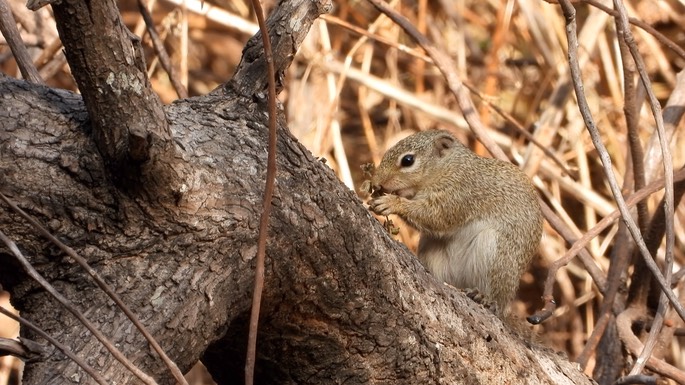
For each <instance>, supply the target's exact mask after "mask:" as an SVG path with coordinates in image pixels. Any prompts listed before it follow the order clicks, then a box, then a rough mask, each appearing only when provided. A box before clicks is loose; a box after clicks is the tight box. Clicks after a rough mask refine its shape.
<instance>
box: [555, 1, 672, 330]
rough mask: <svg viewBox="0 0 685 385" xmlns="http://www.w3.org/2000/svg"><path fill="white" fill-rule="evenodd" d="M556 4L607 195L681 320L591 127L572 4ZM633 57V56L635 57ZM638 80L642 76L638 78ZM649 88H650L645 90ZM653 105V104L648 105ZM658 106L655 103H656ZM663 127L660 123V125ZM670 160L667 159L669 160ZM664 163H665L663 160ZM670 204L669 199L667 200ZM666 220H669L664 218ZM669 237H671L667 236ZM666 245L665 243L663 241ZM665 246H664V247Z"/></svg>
mask: <svg viewBox="0 0 685 385" xmlns="http://www.w3.org/2000/svg"><path fill="white" fill-rule="evenodd" d="M559 5H561V9H562V11H563V13H564V17H565V18H566V36H567V39H568V47H569V48H568V56H569V65H570V68H571V78H572V80H573V88H574V90H575V92H576V98H577V100H578V108H579V110H580V113H581V115H582V116H583V120H584V122H585V126H586V128H587V130H588V132H589V133H590V137H591V139H592V143H593V145H594V146H595V148H596V149H597V153H598V155H599V158H600V161H601V162H602V167H603V168H604V173H605V176H606V178H607V182H608V183H609V187H610V188H611V193H612V195H613V196H614V199H615V200H616V204H617V205H618V208H619V210H620V211H621V216H622V218H623V220H624V221H625V222H626V225H627V226H628V229H629V230H630V233H631V235H632V236H633V239H634V240H635V242H636V243H637V246H638V248H639V250H640V253H641V254H642V257H643V259H644V260H645V262H646V264H647V267H648V268H649V270H650V271H651V272H652V274H653V275H654V277H655V278H656V280H657V282H658V283H659V286H661V289H662V290H664V292H665V293H666V295H667V296H668V299H669V301H670V302H671V304H672V305H673V307H674V308H675V309H676V311H677V312H678V315H679V316H680V317H681V318H682V319H683V320H685V309H683V307H682V305H681V304H680V303H679V302H678V299H677V298H676V296H675V294H674V293H673V291H672V290H671V289H670V287H669V286H670V285H667V283H666V282H665V280H664V277H663V275H662V274H661V272H660V271H659V267H658V266H657V264H656V262H654V259H653V258H652V256H651V255H650V253H649V251H648V250H647V246H646V245H645V242H644V239H643V238H642V236H641V234H640V229H639V228H638V226H637V224H636V223H635V221H634V220H633V218H632V216H631V214H630V211H629V209H628V208H627V207H626V204H625V200H624V199H623V196H622V195H621V189H620V187H619V186H618V183H617V181H616V176H615V175H614V171H613V169H612V165H611V157H610V156H609V154H608V152H607V149H606V147H605V146H604V143H603V142H602V138H601V135H600V133H599V130H598V129H597V126H596V125H595V122H594V119H593V117H592V115H591V113H590V106H589V105H588V102H587V99H586V98H585V90H584V89H583V82H582V78H581V72H580V66H579V65H578V59H577V57H578V52H577V51H578V39H577V37H576V11H575V8H573V5H572V4H571V2H570V1H569V0H559ZM628 46H629V47H630V46H631V45H630V42H628ZM631 53H632V48H631ZM636 56H637V57H636ZM633 57H634V58H635V60H636V63H637V64H638V67H639V62H638V57H639V55H635V54H633ZM641 77H642V75H641ZM642 81H643V82H644V83H645V84H647V85H648V84H649V83H648V81H649V79H645V78H642ZM645 88H647V89H649V88H650V87H645ZM650 104H653V103H650ZM657 104H658V103H657ZM652 108H657V107H655V106H652ZM654 114H655V120H657V129H658V126H659V121H660V120H661V116H660V114H656V111H655V113H654ZM662 128H663V124H662ZM662 151H664V154H665V156H664V158H666V157H667V154H668V149H667V148H663V147H662ZM669 160H670V159H669ZM664 163H668V162H667V161H665V162H664ZM668 174H669V173H668V172H666V175H665V177H666V194H669V191H670V194H671V197H672V191H673V190H672V186H673V179H672V178H673V171H672V168H671V172H670V175H668ZM671 202H672V200H671ZM668 209H669V207H668V205H667V207H666V210H668ZM670 209H671V210H672V209H673V207H672V206H671V207H670ZM668 218H672V216H671V217H668ZM671 235H672V234H671ZM667 240H668V234H667ZM667 243H668V242H667ZM667 247H668V246H667Z"/></svg>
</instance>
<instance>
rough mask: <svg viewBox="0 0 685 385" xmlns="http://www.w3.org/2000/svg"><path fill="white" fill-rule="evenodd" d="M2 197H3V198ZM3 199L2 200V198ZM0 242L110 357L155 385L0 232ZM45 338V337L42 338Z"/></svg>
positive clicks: (150, 378)
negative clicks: (89, 333)
mask: <svg viewBox="0 0 685 385" xmlns="http://www.w3.org/2000/svg"><path fill="white" fill-rule="evenodd" d="M3 197H4V196H3ZM3 199H4V198H3ZM0 240H1V241H2V242H3V243H4V244H5V245H6V246H7V248H8V249H9V250H10V252H12V254H13V255H14V257H15V258H16V260H17V261H18V262H19V263H20V264H21V266H22V267H23V268H24V270H25V271H26V273H27V274H28V275H29V276H30V277H31V278H33V279H34V280H35V281H36V282H38V283H39V284H40V285H41V286H42V287H43V288H44V289H45V290H46V291H47V292H48V293H50V295H52V296H53V297H54V298H55V299H56V300H57V301H59V303H61V304H62V305H63V306H64V307H65V308H67V310H69V312H70V313H71V314H73V315H74V316H75V317H76V318H77V319H78V320H79V321H81V323H82V324H83V325H84V326H85V327H86V328H87V329H88V330H89V331H90V332H91V333H92V334H93V336H95V338H97V339H98V341H100V343H102V344H103V345H104V346H105V348H107V350H109V352H110V353H112V356H114V358H116V360H117V361H119V362H121V363H122V364H123V365H124V366H125V367H126V368H127V369H128V370H130V371H131V373H133V375H135V376H136V377H138V378H139V379H140V380H141V381H143V382H144V383H145V384H148V385H157V382H156V381H155V380H154V379H153V378H152V377H150V376H149V375H147V374H146V373H144V372H143V371H141V370H140V369H139V368H138V367H136V366H135V365H134V364H133V362H131V361H130V360H129V359H128V358H126V356H124V354H123V353H121V351H120V350H119V349H117V348H116V347H115V346H114V344H112V343H111V342H110V341H109V340H108V339H107V337H105V335H104V334H102V332H101V331H100V330H98V328H97V327H95V325H93V324H92V323H90V321H88V319H86V317H84V315H83V314H82V313H81V312H80V311H79V310H78V309H76V308H75V307H74V306H73V305H72V304H71V302H69V300H68V299H66V298H65V297H64V296H63V295H62V294H60V293H59V292H58V291H57V290H55V288H54V287H53V286H52V285H51V284H50V283H49V282H48V281H46V280H45V278H43V277H42V276H41V275H40V274H39V273H38V272H37V271H36V269H34V268H33V266H31V263H30V262H29V261H28V260H27V259H26V258H25V257H24V255H23V254H22V253H21V251H19V248H18V247H17V245H16V244H15V243H14V242H12V240H10V239H9V238H7V236H5V234H4V233H3V232H2V231H0ZM43 337H45V336H43Z"/></svg>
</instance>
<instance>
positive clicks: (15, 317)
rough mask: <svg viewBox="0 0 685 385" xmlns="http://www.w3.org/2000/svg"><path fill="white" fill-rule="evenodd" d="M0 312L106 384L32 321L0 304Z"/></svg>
mask: <svg viewBox="0 0 685 385" xmlns="http://www.w3.org/2000/svg"><path fill="white" fill-rule="evenodd" d="M0 237H5V235H4V234H2V233H0ZM3 241H4V239H3ZM0 313H2V314H4V315H6V316H7V317H9V318H11V319H13V320H15V321H17V322H19V323H20V324H21V325H22V326H24V327H27V328H29V329H31V330H33V331H34V332H35V333H37V334H38V335H40V336H41V337H43V338H45V339H46V340H47V341H48V342H49V343H51V344H53V345H55V347H56V348H57V349H59V350H61V351H62V353H64V354H65V355H66V356H67V357H69V358H70V359H71V360H72V361H74V362H75V363H76V365H78V366H80V367H81V369H83V371H85V372H86V373H88V375H90V376H91V377H93V379H94V380H95V382H97V383H98V384H100V385H107V380H105V379H104V378H103V377H102V376H101V375H100V374H99V373H98V372H97V371H96V370H95V369H93V368H92V367H90V365H88V364H87V363H86V362H85V361H83V360H82V359H80V358H79V357H78V356H77V355H75V354H74V353H72V352H71V350H69V348H68V347H67V346H66V345H64V344H62V343H61V342H59V341H57V340H56V339H54V338H52V337H50V336H49V335H48V334H47V333H46V332H44V331H43V330H42V329H41V328H39V327H38V326H36V325H34V324H33V323H31V322H30V321H29V320H27V319H25V318H23V317H21V316H18V315H16V314H13V313H12V312H11V311H9V310H7V309H5V308H4V307H2V306H0Z"/></svg>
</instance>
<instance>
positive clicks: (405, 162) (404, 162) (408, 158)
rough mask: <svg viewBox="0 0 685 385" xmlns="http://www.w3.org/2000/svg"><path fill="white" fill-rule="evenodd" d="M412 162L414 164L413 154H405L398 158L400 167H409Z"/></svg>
mask: <svg viewBox="0 0 685 385" xmlns="http://www.w3.org/2000/svg"><path fill="white" fill-rule="evenodd" d="M412 164H414V154H407V155H405V156H403V157H402V159H400V166H402V167H410V166H411V165H412Z"/></svg>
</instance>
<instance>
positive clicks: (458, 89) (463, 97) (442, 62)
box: [368, 0, 509, 161]
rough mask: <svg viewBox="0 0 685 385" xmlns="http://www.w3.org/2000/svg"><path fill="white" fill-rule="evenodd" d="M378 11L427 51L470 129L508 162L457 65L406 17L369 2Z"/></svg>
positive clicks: (385, 5) (499, 156) (376, 3)
mask: <svg viewBox="0 0 685 385" xmlns="http://www.w3.org/2000/svg"><path fill="white" fill-rule="evenodd" d="M368 1H369V2H370V3H371V4H372V5H373V6H374V7H376V9H378V10H379V11H381V12H382V13H384V14H385V15H386V16H388V17H389V18H390V20H392V21H393V22H395V23H396V24H397V25H399V26H400V27H401V28H402V29H403V30H404V32H406V33H407V35H409V36H411V38H412V39H414V40H415V41H416V43H417V44H419V45H420V46H421V48H423V49H424V51H426V53H427V54H428V56H430V58H431V59H433V63H435V66H436V67H438V69H439V70H440V73H442V76H443V77H444V78H445V80H446V81H447V85H448V86H449V88H450V91H452V93H453V94H454V97H455V98H456V100H457V104H458V105H459V108H460V109H461V112H462V113H463V114H464V119H466V122H467V123H468V125H469V128H470V129H471V131H472V132H473V135H474V136H475V137H476V139H478V141H480V142H481V143H483V146H485V148H486V149H487V150H488V151H489V152H490V153H491V154H492V155H493V156H494V157H496V158H499V159H501V160H505V161H508V160H509V158H507V156H506V155H505V154H504V151H502V149H501V148H500V147H499V146H497V144H496V143H495V142H494V141H493V140H492V138H491V137H490V135H489V134H488V133H487V129H486V128H485V126H483V123H482V122H481V121H480V118H479V117H478V113H477V111H476V107H475V106H474V105H473V101H472V100H471V97H470V96H469V93H468V90H467V89H466V87H465V86H464V83H463V82H462V81H461V79H460V78H459V76H458V75H457V73H456V72H455V71H454V70H453V69H454V68H456V65H455V64H454V63H453V62H452V59H450V58H449V56H447V55H445V54H444V53H443V52H441V51H440V50H438V49H437V48H436V47H435V46H434V45H433V44H432V43H431V42H430V41H429V40H428V39H427V38H426V37H425V36H423V35H422V34H421V33H420V32H419V31H418V30H417V29H416V28H415V27H414V26H413V25H412V24H411V23H410V22H409V20H407V19H406V18H405V17H404V16H402V15H400V14H399V13H397V11H395V10H394V9H392V8H390V7H388V6H387V4H385V3H383V2H381V1H380V0H368Z"/></svg>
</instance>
